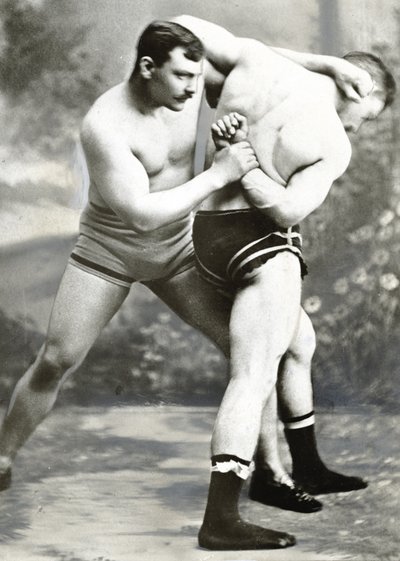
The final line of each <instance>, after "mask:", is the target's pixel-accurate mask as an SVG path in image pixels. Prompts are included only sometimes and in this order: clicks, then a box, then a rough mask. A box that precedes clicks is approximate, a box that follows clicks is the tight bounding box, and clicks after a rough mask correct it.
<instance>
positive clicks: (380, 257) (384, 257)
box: [372, 249, 390, 266]
mask: <svg viewBox="0 0 400 561" xmlns="http://www.w3.org/2000/svg"><path fill="white" fill-rule="evenodd" d="M389 258H390V254H389V252H388V251H386V249H378V250H376V251H374V253H373V255H372V262H373V263H375V265H381V266H382V265H386V263H387V262H388V261H389Z"/></svg>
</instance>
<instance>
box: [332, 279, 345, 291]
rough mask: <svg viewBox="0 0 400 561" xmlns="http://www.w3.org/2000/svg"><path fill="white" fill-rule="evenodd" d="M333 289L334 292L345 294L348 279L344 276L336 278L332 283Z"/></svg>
mask: <svg viewBox="0 0 400 561" xmlns="http://www.w3.org/2000/svg"><path fill="white" fill-rule="evenodd" d="M333 290H334V292H336V294H346V293H347V292H348V291H349V281H348V280H347V279H346V278H344V277H342V278H340V279H337V281H336V282H335V283H334V285H333Z"/></svg>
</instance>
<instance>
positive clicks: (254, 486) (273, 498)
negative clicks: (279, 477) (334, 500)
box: [249, 470, 323, 513]
mask: <svg viewBox="0 0 400 561" xmlns="http://www.w3.org/2000/svg"><path fill="white" fill-rule="evenodd" d="M249 497H250V499H251V500H252V501H257V502H259V503H262V504H264V505H268V506H275V507H277V508H282V509H284V510H293V511H294V512H303V513H311V512H318V511H319V510H321V509H322V507H323V504H322V503H321V502H319V501H317V499H315V498H314V497H312V496H311V495H309V494H308V493H306V492H305V491H304V490H303V489H302V488H301V487H299V486H298V485H296V483H295V482H294V481H293V480H292V479H291V478H290V477H289V476H287V478H284V480H283V481H281V482H280V483H276V482H275V481H271V477H270V472H268V471H266V470H256V471H255V472H254V473H253V475H252V477H251V481H250V489H249Z"/></svg>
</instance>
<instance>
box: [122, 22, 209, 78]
mask: <svg viewBox="0 0 400 561" xmlns="http://www.w3.org/2000/svg"><path fill="white" fill-rule="evenodd" d="M175 47H182V48H183V49H184V54H185V57H186V58H188V59H189V60H193V61H194V62H198V61H199V60H200V59H201V58H202V57H203V56H204V47H203V45H202V43H201V41H200V39H198V37H196V35H194V34H193V33H192V32H191V31H189V29H186V27H183V26H182V25H180V24H179V23H172V22H169V21H153V22H152V23H151V24H150V25H148V26H147V27H146V29H145V30H144V31H143V33H142V35H141V36H140V38H139V41H138V44H137V57H136V62H135V66H134V69H133V72H132V76H133V75H134V74H135V73H137V72H138V71H139V63H140V59H141V58H142V57H144V56H149V57H151V58H152V59H153V61H154V63H155V65H156V66H162V65H163V64H164V63H165V62H166V61H167V60H168V58H169V54H170V52H171V51H172V50H173V49H175ZM132 76H131V78H132Z"/></svg>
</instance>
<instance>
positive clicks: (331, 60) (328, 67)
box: [269, 47, 338, 76]
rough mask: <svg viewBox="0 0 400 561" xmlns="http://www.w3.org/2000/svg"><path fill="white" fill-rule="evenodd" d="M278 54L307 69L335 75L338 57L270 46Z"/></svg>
mask: <svg viewBox="0 0 400 561" xmlns="http://www.w3.org/2000/svg"><path fill="white" fill-rule="evenodd" d="M269 48H270V49H272V50H273V51H274V52H276V53H277V54H279V55H281V56H284V57H285V58H288V59H289V60H291V61H293V62H296V63H297V64H300V66H303V67H304V68H306V69H307V70H311V71H312V72H319V73H321V74H328V75H329V76H334V75H335V68H336V62H337V60H338V59H337V58H336V57H333V56H329V55H319V54H313V53H304V52H297V51H292V50H290V49H282V48H280V47H269Z"/></svg>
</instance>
